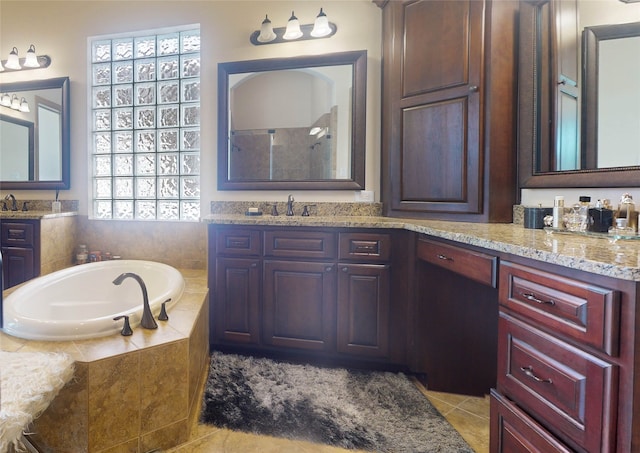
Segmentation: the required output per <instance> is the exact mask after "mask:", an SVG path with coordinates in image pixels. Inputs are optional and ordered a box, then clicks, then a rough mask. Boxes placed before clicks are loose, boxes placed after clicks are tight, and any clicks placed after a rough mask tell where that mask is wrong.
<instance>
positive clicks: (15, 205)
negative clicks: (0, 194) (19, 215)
mask: <svg viewBox="0 0 640 453" xmlns="http://www.w3.org/2000/svg"><path fill="white" fill-rule="evenodd" d="M4 199H5V200H7V201H9V200H11V210H12V211H17V210H18V203H17V202H16V197H14V196H13V194H12V193H10V194H9V195H7V196H6V197H4Z"/></svg>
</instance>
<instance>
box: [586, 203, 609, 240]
mask: <svg viewBox="0 0 640 453" xmlns="http://www.w3.org/2000/svg"><path fill="white" fill-rule="evenodd" d="M589 216H590V217H591V220H592V222H591V225H589V226H588V227H587V229H588V230H589V231H595V232H596V233H606V232H608V231H609V228H611V226H612V225H613V210H612V209H611V206H610V203H609V200H607V199H604V200H598V201H596V204H595V206H594V207H593V208H589Z"/></svg>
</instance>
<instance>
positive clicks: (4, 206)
mask: <svg viewBox="0 0 640 453" xmlns="http://www.w3.org/2000/svg"><path fill="white" fill-rule="evenodd" d="M2 210H3V211H8V210H9V209H8V208H7V202H6V201H3V202H2Z"/></svg>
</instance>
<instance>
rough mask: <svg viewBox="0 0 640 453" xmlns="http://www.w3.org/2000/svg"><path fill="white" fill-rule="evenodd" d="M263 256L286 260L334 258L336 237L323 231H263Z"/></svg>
mask: <svg viewBox="0 0 640 453" xmlns="http://www.w3.org/2000/svg"><path fill="white" fill-rule="evenodd" d="M264 254H265V256H276V257H287V258H321V259H326V258H335V256H336V235H335V234H334V233H325V232H323V231H291V230H271V231H265V233H264Z"/></svg>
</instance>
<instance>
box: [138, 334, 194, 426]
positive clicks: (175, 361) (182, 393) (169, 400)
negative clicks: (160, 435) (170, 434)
mask: <svg viewBox="0 0 640 453" xmlns="http://www.w3.org/2000/svg"><path fill="white" fill-rule="evenodd" d="M188 357H189V343H188V340H186V339H185V340H180V341H175V342H173V343H168V344H164V345H161V346H156V347H154V348H150V349H147V350H145V352H144V354H143V355H142V356H141V360H140V367H141V375H140V392H141V394H140V397H141V400H140V401H141V407H140V413H141V417H142V418H141V433H142V434H146V433H150V432H152V431H155V430H157V429H160V428H161V427H163V426H166V425H169V424H171V423H174V422H176V421H179V420H186V419H187V414H188V404H189V403H188V387H187V382H188V375H189V368H188V365H189V363H188Z"/></svg>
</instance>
